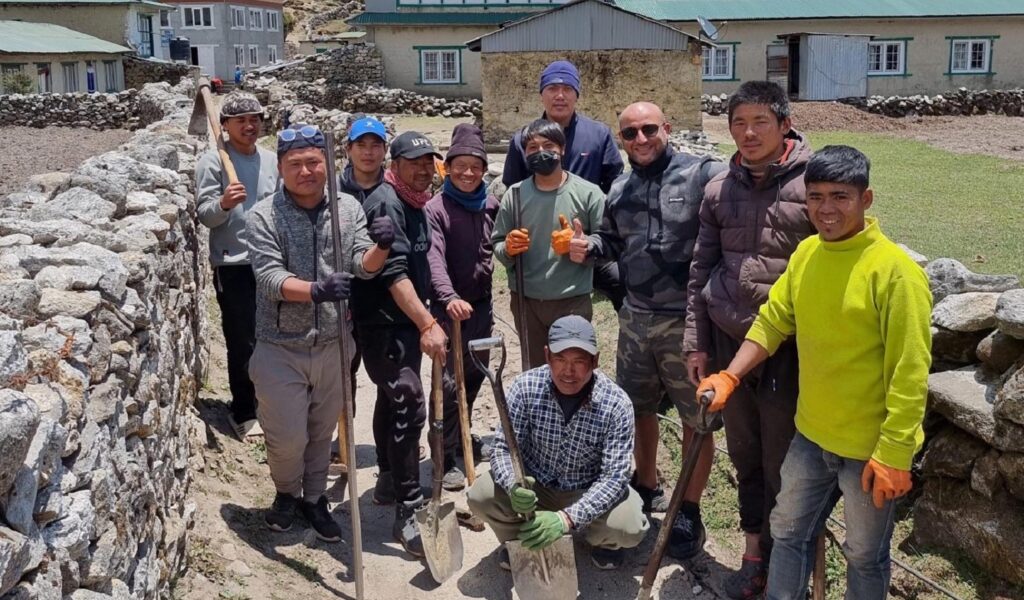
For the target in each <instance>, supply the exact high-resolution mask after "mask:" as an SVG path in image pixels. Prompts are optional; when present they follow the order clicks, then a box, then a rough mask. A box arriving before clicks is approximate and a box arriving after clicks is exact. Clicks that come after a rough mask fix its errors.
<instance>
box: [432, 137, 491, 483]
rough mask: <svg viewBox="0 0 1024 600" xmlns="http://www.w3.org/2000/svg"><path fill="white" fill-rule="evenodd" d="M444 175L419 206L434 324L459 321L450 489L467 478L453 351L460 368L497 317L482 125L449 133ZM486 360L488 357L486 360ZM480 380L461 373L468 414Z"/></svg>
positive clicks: (447, 397)
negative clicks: (427, 237)
mask: <svg viewBox="0 0 1024 600" xmlns="http://www.w3.org/2000/svg"><path fill="white" fill-rule="evenodd" d="M445 167H446V168H447V170H448V176H447V177H445V179H444V184H443V186H442V188H441V193H439V194H437V195H436V196H434V197H433V198H431V199H430V201H429V202H427V206H426V208H425V209H424V210H425V211H426V213H427V222H428V223H429V224H430V232H431V242H432V243H431V246H430V251H429V252H428V253H427V260H428V261H429V262H430V278H431V285H432V287H433V301H432V302H431V304H430V309H431V312H432V313H433V314H434V318H436V319H437V322H438V323H444V325H445V329H447V330H449V332H450V331H451V323H452V321H455V320H457V321H460V322H461V323H462V348H452V349H450V350H449V357H448V360H447V361H446V363H445V371H444V438H445V458H444V470H445V475H444V479H443V481H442V485H443V486H444V488H445V489H447V490H460V489H462V488H463V487H464V486H465V475H463V473H462V471H461V470H460V469H459V468H458V467H457V466H456V464H455V458H456V455H457V454H458V453H459V452H461V449H462V446H461V443H460V439H461V438H460V432H459V412H458V403H457V402H458V399H457V397H456V389H455V370H454V369H455V366H454V363H455V361H454V359H453V358H452V357H451V354H450V353H452V352H462V354H463V361H462V362H463V364H464V365H471V364H473V363H472V362H471V361H470V357H469V350H468V346H467V344H468V342H469V340H472V339H476V338H481V337H487V336H489V335H491V326H492V324H493V323H494V313H493V310H492V305H491V274H492V273H493V272H494V262H493V259H492V255H493V249H492V247H491V231H492V230H493V229H494V218H495V216H496V215H497V214H498V205H499V202H498V199H497V198H495V197H494V196H491V195H489V194H488V193H487V187H486V186H485V185H484V182H483V177H484V172H485V171H486V170H487V152H486V151H485V150H484V139H483V136H482V135H481V133H480V128H479V127H477V126H475V125H470V124H468V123H463V124H460V125H456V126H455V130H454V131H453V132H452V144H451V149H449V150H448V156H447V157H446V158H445ZM484 360H486V358H485V359H484ZM483 381H484V375H483V373H482V372H480V370H479V369H474V368H469V369H466V402H467V403H468V404H469V409H470V414H472V410H473V401H474V400H475V399H476V395H477V393H478V392H479V391H480V386H481V385H482V384H483ZM478 453H479V454H481V455H482V454H483V451H482V448H481V447H480V442H479V438H476V437H474V439H473V454H478ZM463 459H464V460H473V459H474V457H463Z"/></svg>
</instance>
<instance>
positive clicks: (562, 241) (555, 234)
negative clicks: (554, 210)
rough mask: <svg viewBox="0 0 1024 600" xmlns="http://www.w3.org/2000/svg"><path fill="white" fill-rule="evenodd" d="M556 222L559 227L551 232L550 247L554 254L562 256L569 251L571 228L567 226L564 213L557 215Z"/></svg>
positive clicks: (567, 222)
mask: <svg viewBox="0 0 1024 600" xmlns="http://www.w3.org/2000/svg"><path fill="white" fill-rule="evenodd" d="M558 223H559V225H561V227H562V228H561V229H557V230H555V231H552V232H551V249H552V250H554V251H555V254H557V255H559V256H563V255H565V254H568V253H569V241H570V240H572V237H573V230H572V228H570V227H569V219H566V218H565V215H558Z"/></svg>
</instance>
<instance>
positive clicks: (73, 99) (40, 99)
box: [0, 90, 138, 129]
mask: <svg viewBox="0 0 1024 600" xmlns="http://www.w3.org/2000/svg"><path fill="white" fill-rule="evenodd" d="M137 103H138V92H137V91H136V90H125V91H123V92H118V93H116V94H114V93H111V94H87V93H85V92H78V93H73V94H9V95H0V126H3V125H23V126H26V127H49V126H53V125H57V126H66V127H88V128H90V129H120V128H132V127H133V126H134V125H135V116H136V108H137Z"/></svg>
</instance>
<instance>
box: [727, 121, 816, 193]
mask: <svg viewBox="0 0 1024 600" xmlns="http://www.w3.org/2000/svg"><path fill="white" fill-rule="evenodd" d="M783 140H784V141H785V143H786V144H792V147H791V148H790V149H789V150H788V151H787V152H786V153H785V154H784V155H783V156H782V162H780V163H778V164H773V165H771V166H770V167H768V175H767V177H765V179H764V181H763V182H762V184H761V185H762V187H764V186H765V185H767V184H768V182H770V181H772V180H774V179H777V178H779V177H785V176H786V175H788V174H789V173H790V172H792V171H793V170H794V169H797V168H803V166H804V165H806V164H807V161H809V160H810V159H811V153H812V152H811V145H810V143H808V141H807V138H806V137H805V136H804V134H802V133H800V132H799V131H797V130H796V129H792V128H790V130H789V133H787V134H786V135H785V136H784V137H783ZM729 173H730V175H732V176H734V177H736V178H738V179H739V180H740V181H742V182H743V183H744V184H746V185H751V184H752V183H753V181H752V179H751V177H750V172H749V171H748V170H747V168H746V167H744V166H743V164H742V163H741V162H740V152H739V150H737V151H736V152H735V153H734V154H733V155H732V158H731V159H730V160H729Z"/></svg>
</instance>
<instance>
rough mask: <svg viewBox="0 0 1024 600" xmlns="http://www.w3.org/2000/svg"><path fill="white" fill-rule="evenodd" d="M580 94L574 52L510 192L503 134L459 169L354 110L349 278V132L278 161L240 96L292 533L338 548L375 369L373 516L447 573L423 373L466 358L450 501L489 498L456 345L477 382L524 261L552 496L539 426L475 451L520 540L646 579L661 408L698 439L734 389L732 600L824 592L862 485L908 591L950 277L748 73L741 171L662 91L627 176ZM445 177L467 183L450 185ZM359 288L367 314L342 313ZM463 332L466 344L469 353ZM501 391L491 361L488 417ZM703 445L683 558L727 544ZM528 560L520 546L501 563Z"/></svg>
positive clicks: (472, 144) (492, 498)
mask: <svg viewBox="0 0 1024 600" xmlns="http://www.w3.org/2000/svg"><path fill="white" fill-rule="evenodd" d="M581 91H582V90H581V81H580V76H579V73H578V72H577V70H576V68H575V67H574V66H573V65H572V64H571V63H569V62H567V61H556V62H554V63H552V64H550V65H548V66H547V67H546V68H545V69H544V71H543V72H542V74H541V76H540V85H539V93H540V100H541V103H542V104H543V107H544V112H543V114H542V116H541V118H539V119H537V120H536V121H533V122H532V123H530V124H528V125H527V126H525V127H524V128H523V129H522V130H521V131H519V132H518V133H517V134H516V135H515V136H514V138H513V139H512V140H511V142H510V145H509V151H508V156H507V160H506V162H505V170H504V174H503V183H505V184H506V186H509V188H510V189H509V191H508V192H506V193H505V195H504V197H503V198H502V199H501V200H500V201H499V199H498V198H496V197H494V196H492V195H490V194H488V192H487V188H486V186H485V185H484V181H483V175H484V173H485V171H486V169H487V153H486V150H485V146H484V142H483V139H482V136H481V133H480V130H479V128H477V127H475V126H473V125H469V124H461V125H458V126H457V127H456V128H455V130H454V132H453V136H452V140H451V145H450V148H449V151H448V153H447V155H446V156H444V157H442V156H441V155H440V154H439V153H438V152H437V151H436V150H435V148H434V146H433V144H432V143H431V141H430V140H429V139H428V138H426V137H425V136H423V135H421V134H419V133H416V132H405V133H402V134H401V135H398V136H397V137H395V138H394V139H392V140H390V142H389V139H388V134H387V132H386V130H385V127H384V126H383V125H382V124H381V123H380V122H379V121H377V120H376V119H373V118H372V117H366V116H362V117H358V118H356V119H355V120H354V121H353V123H352V124H351V126H350V128H349V131H348V136H347V140H346V154H347V157H348V164H347V165H346V167H345V168H344V170H343V172H342V173H341V176H340V178H339V179H340V181H339V187H340V190H341V191H342V192H343V193H341V194H339V197H338V212H339V215H338V216H339V217H340V219H341V224H342V227H341V230H342V235H341V238H342V239H341V248H342V252H343V256H342V257H341V263H342V265H343V270H342V271H341V272H335V270H334V264H335V263H334V254H333V252H334V250H333V245H332V240H331V232H330V225H329V223H330V218H331V215H330V214H329V212H328V210H329V208H328V206H327V201H326V195H325V183H326V180H327V165H326V160H325V156H324V143H325V142H324V137H323V135H324V134H323V133H322V132H320V131H319V129H317V128H316V127H313V126H309V125H301V124H299V125H293V126H292V127H290V128H289V129H286V130H284V131H281V132H280V133H278V137H277V141H278V146H277V156H276V160H275V157H274V156H273V155H272V154H271V153H270V152H268V151H265V150H261V149H257V147H256V145H255V142H256V138H257V137H258V135H259V130H260V126H261V125H262V123H261V115H262V107H260V106H259V103H258V102H257V101H256V99H255V98H254V97H252V96H248V95H245V94H239V93H233V94H232V95H229V96H228V97H227V99H226V101H225V103H224V105H223V108H222V113H221V119H222V122H223V124H224V129H225V131H227V133H228V137H229V143H228V151H229V156H230V157H231V158H232V161H233V162H234V163H235V166H236V170H237V171H238V174H239V179H240V181H241V182H240V183H236V184H228V183H227V180H226V179H225V176H224V175H223V172H222V171H223V170H222V167H221V165H220V163H219V159H218V158H216V156H215V155H210V156H207V157H204V159H203V160H202V161H201V162H200V164H199V167H198V169H197V179H198V185H197V196H198V205H199V216H200V219H201V220H202V221H203V222H204V223H205V224H206V225H208V226H209V227H211V229H212V233H211V250H212V251H213V257H212V258H213V266H214V268H215V282H216V289H217V298H218V301H219V303H220V305H221V309H222V312H223V315H224V317H223V327H224V333H225V338H226V341H227V346H228V364H229V376H230V381H231V392H232V398H233V400H232V406H231V414H232V425H233V427H235V429H236V431H237V433H238V435H239V436H240V437H245V436H247V435H259V434H261V433H262V435H265V436H266V443H267V450H268V463H269V466H270V471H271V476H272V478H273V480H274V484H275V487H276V489H277V492H278V493H277V497H276V498H275V500H274V503H273V506H272V507H271V508H270V509H269V510H268V511H267V514H266V522H267V525H268V526H269V527H271V528H273V529H277V530H286V529H288V528H290V527H291V525H292V523H293V521H294V518H295V516H296V513H297V512H298V513H301V514H302V515H303V517H304V518H305V519H306V520H307V521H308V522H309V524H310V525H311V526H312V527H313V529H314V530H315V531H316V533H317V535H318V536H319V537H320V538H322V539H325V540H338V539H340V537H341V530H340V528H339V527H338V525H337V524H336V523H335V522H334V520H333V519H332V518H331V515H330V512H329V510H328V504H327V501H326V498H325V496H324V491H325V487H326V479H327V470H328V465H329V461H330V443H331V436H332V432H333V430H334V426H335V424H336V423H337V416H338V413H339V412H340V408H341V407H340V403H341V387H342V379H341V378H342V377H352V378H353V382H354V376H355V372H356V369H357V368H358V366H359V363H360V361H361V362H362V363H363V364H364V365H365V368H366V371H367V373H368V375H369V377H370V379H371V380H372V381H373V383H374V385H375V386H376V388H377V390H376V395H377V399H376V405H375V407H374V414H373V435H374V441H375V443H376V449H377V463H378V469H379V470H378V479H377V484H376V486H375V489H374V492H373V499H374V501H375V502H376V503H379V504H390V503H394V504H395V506H396V509H395V523H394V528H393V534H394V537H395V539H396V540H397V541H398V542H400V543H401V545H402V546H403V547H404V548H405V550H406V551H407V552H409V553H410V554H412V555H413V556H422V553H423V548H422V543H421V542H420V539H419V534H418V532H417V530H416V524H415V519H414V517H413V512H414V511H415V510H416V509H417V508H418V507H420V506H421V505H422V504H423V502H424V498H423V494H422V492H421V486H420V482H419V468H418V465H419V461H420V458H421V457H420V448H419V439H420V435H421V432H422V428H423V425H424V421H425V396H424V386H423V384H422V382H421V380H420V364H421V361H422V357H423V355H424V354H425V355H426V356H427V357H429V358H430V359H432V360H440V361H442V362H443V363H445V371H444V380H443V389H444V402H445V445H444V446H445V458H444V470H445V473H444V486H445V488H446V489H461V488H462V487H463V486H464V476H463V474H462V472H461V470H459V468H458V464H457V459H458V455H459V453H460V452H461V445H460V444H459V430H458V429H459V424H458V421H457V416H456V415H457V410H456V406H457V405H456V393H455V378H454V374H453V370H452V364H453V362H454V361H453V360H450V353H452V352H461V353H463V354H464V355H466V356H465V358H466V359H467V360H464V361H463V362H464V363H466V364H471V361H469V360H468V358H469V357H468V347H467V345H466V344H467V342H468V340H470V339H474V338H478V337H485V336H488V335H490V332H491V329H492V326H493V312H494V306H493V301H492V295H491V293H492V274H493V268H494V266H493V259H494V258H496V259H497V260H498V262H500V263H501V264H503V265H504V266H506V268H508V270H509V274H510V277H509V278H508V279H509V282H510V292H511V294H510V299H511V308H512V313H513V315H515V321H516V323H515V324H516V328H517V330H518V332H519V334H520V339H521V340H523V341H524V343H526V344H527V347H526V356H527V361H528V364H524V365H523V373H522V374H521V375H520V376H519V377H517V378H516V379H515V381H514V382H513V383H512V385H511V387H510V389H509V393H508V403H509V410H510V416H511V422H512V424H513V427H514V429H515V431H514V435H515V436H516V439H517V441H518V444H519V447H520V449H521V451H522V454H523V460H524V464H525V468H526V471H527V472H528V474H529V476H530V477H529V482H530V483H529V485H527V486H521V485H519V484H518V483H517V482H516V481H515V480H514V478H513V475H512V467H511V460H510V456H509V452H508V444H507V438H506V436H508V435H512V434H513V432H506V431H503V430H502V429H501V428H500V427H499V428H498V430H497V431H496V434H495V436H494V439H493V443H492V444H491V445H490V447H487V445H486V444H484V442H483V441H482V440H480V439H479V438H474V456H466V457H463V460H466V461H468V460H477V459H480V458H489V459H490V471H489V472H488V473H485V474H483V475H482V476H481V477H479V478H478V479H477V481H476V482H475V484H474V485H473V486H472V488H471V489H470V490H469V492H468V500H469V505H470V508H471V509H472V510H473V512H474V513H475V514H476V515H477V516H479V517H480V518H481V519H483V520H484V521H485V522H486V523H488V525H490V527H491V528H492V530H493V531H494V533H495V534H496V536H497V538H498V540H499V542H502V543H503V542H505V541H508V540H511V539H516V538H518V539H521V540H522V541H523V542H524V545H526V546H527V547H530V548H543V547H544V546H546V545H547V544H550V543H552V542H554V541H555V540H557V539H558V538H559V537H561V536H563V535H565V534H567V533H571V532H583V534H584V536H585V538H586V539H587V541H588V542H589V544H590V545H591V546H592V548H593V552H592V560H593V562H594V564H595V565H596V566H597V567H599V568H603V569H610V568H616V567H618V566H619V565H621V564H622V562H623V560H624V555H625V552H624V550H625V549H628V548H633V547H636V546H637V545H639V544H640V543H641V541H642V540H643V538H644V537H645V535H646V533H647V531H648V529H649V521H648V518H647V515H649V514H650V513H658V512H664V511H665V510H666V508H667V504H668V501H667V495H666V492H665V490H664V489H663V488H662V486H661V485H660V484H659V474H658V470H657V449H658V444H659V440H658V434H659V424H658V420H657V412H658V410H659V407H660V406H663V405H664V402H663V401H664V400H665V399H668V400H670V401H671V404H673V405H674V406H675V407H676V408H677V409H678V410H679V413H680V417H681V419H682V421H683V424H684V439H685V441H686V443H687V445H689V441H690V440H692V439H693V437H694V432H695V428H696V426H697V423H696V418H697V414H698V397H699V395H700V394H704V393H706V392H712V393H713V401H712V403H711V407H710V409H711V410H722V409H724V422H725V430H726V438H727V442H728V448H729V456H730V459H731V460H732V462H733V465H734V466H735V468H736V471H737V480H738V483H739V512H740V525H741V528H742V529H743V531H744V533H745V534H746V547H745V550H744V554H743V561H742V567H741V568H740V569H739V571H738V572H737V573H735V574H734V575H733V576H731V577H730V578H729V579H728V581H727V582H726V591H727V592H728V594H729V595H730V596H731V597H734V598H754V597H759V596H761V595H762V594H765V593H766V587H767V596H768V597H770V598H798V597H802V596H803V593H804V591H803V590H805V588H806V581H807V576H808V573H809V568H810V565H811V561H812V558H813V550H814V540H815V539H816V537H817V533H818V532H819V531H820V530H821V528H822V527H823V525H824V519H825V517H826V516H827V515H828V514H829V513H830V511H831V508H832V506H833V505H834V504H835V502H836V501H837V498H838V497H839V495H840V494H841V495H842V496H844V497H845V498H846V502H845V510H846V512H847V521H848V522H849V523H856V524H857V526H856V527H851V528H850V533H849V535H848V537H847V542H846V545H845V546H844V550H845V552H846V555H847V559H848V562H849V571H848V572H849V575H848V586H849V587H850V589H851V591H853V590H856V592H857V593H856V594H855V597H858V598H862V597H863V598H881V597H884V595H885V594H886V592H887V589H888V581H889V553H888V548H889V538H890V536H891V531H892V524H893V506H894V500H895V498H897V497H899V496H901V495H902V494H905V493H906V492H907V491H908V490H909V488H910V475H909V470H910V461H911V459H912V457H913V454H914V453H915V451H916V450H917V449H919V447H920V444H921V442H922V437H923V434H922V429H921V421H922V419H923V413H924V404H925V390H926V377H927V372H928V367H929V360H930V352H929V351H930V337H929V336H930V334H929V328H928V321H929V314H930V306H931V297H930V294H929V291H928V283H927V280H926V278H925V276H924V274H923V271H922V270H921V269H920V268H919V267H917V265H915V264H914V263H913V262H912V261H911V260H910V259H909V257H907V256H906V255H905V254H904V253H902V251H900V250H899V248H898V247H897V246H895V245H894V244H892V242H890V241H889V240H888V239H887V238H885V236H884V235H883V234H882V233H881V231H880V230H879V228H878V223H877V221H875V220H874V219H873V218H870V217H866V216H865V210H866V209H867V208H868V207H870V205H871V203H872V201H873V195H872V191H871V189H870V188H869V180H868V172H869V163H868V161H867V159H866V158H865V157H864V156H863V155H862V154H861V153H859V152H858V151H856V150H855V149H852V148H847V147H826V148H824V149H822V150H821V151H819V152H818V153H817V154H812V152H811V149H810V147H809V145H808V143H807V141H806V139H805V138H804V137H803V136H802V135H800V134H799V133H798V132H797V131H796V130H794V129H793V128H792V123H791V119H790V115H789V103H788V99H787V97H786V94H785V93H784V92H783V90H781V89H780V88H779V87H778V86H777V85H775V84H772V83H769V82H748V83H745V84H743V85H742V86H741V87H740V89H739V90H738V91H737V92H736V93H735V94H733V95H732V96H731V97H730V101H729V109H728V119H729V128H730V132H731V134H732V137H733V139H734V141H735V142H736V145H737V152H736V154H735V155H734V156H733V157H732V158H731V159H730V160H729V162H728V163H720V162H716V161H714V160H711V159H709V158H701V157H696V156H693V155H690V154H687V153H684V152H677V151H675V150H673V148H672V146H671V145H670V144H669V134H670V132H671V125H670V124H669V123H668V122H667V121H666V118H665V115H664V114H663V113H662V111H661V109H660V108H659V107H658V106H656V105H654V104H651V103H648V102H637V103H634V104H631V105H629V106H628V107H626V108H625V109H623V111H622V112H621V113H620V116H619V122H618V126H619V131H618V138H619V140H620V142H621V144H622V148H623V149H624V150H625V153H626V155H627V157H628V160H629V163H630V167H631V168H630V170H629V171H628V172H626V173H623V168H624V164H623V162H622V160H621V158H620V155H619V152H618V149H617V147H616V143H615V140H614V137H613V134H612V132H611V130H610V128H608V127H607V126H606V125H603V124H601V123H599V122H597V121H594V120H592V119H589V118H587V117H585V116H583V115H581V114H579V113H578V112H577V111H576V103H577V101H578V99H579V97H580V94H581ZM387 153H390V158H391V162H390V165H388V166H385V154H387ZM435 159H443V161H444V166H445V171H446V173H447V174H446V175H445V177H444V180H443V183H442V185H441V188H440V190H439V191H438V192H437V193H436V194H432V193H431V184H432V180H433V176H434V174H435ZM278 173H279V174H280V180H281V184H280V186H277V185H276V179H277V177H278ZM514 195H515V196H518V202H516V203H513V201H512V197H513V196H514ZM517 265H519V266H520V268H522V270H523V273H522V274H521V275H522V287H523V289H518V286H517V285H516V284H514V282H515V280H516V278H515V277H512V276H511V275H512V274H513V273H514V270H515V268H517ZM595 289H597V290H599V291H602V292H603V293H604V294H605V295H606V296H608V297H609V299H611V300H612V302H613V304H614V305H615V308H616V310H617V311H618V317H619V338H618V348H617V357H616V375H615V380H614V381H612V380H611V379H609V378H608V377H606V376H605V375H603V374H602V373H601V372H600V371H599V370H597V367H598V363H599V352H598V344H597V336H596V333H595V330H594V328H593V326H592V325H591V324H590V323H589V320H590V319H591V317H592V303H591V294H592V292H593V291H594V290H595ZM342 299H350V309H351V315H338V314H336V312H335V308H334V307H335V304H334V302H335V301H337V300H342ZM520 315H522V317H521V316H520ZM455 321H459V322H460V323H461V327H462V329H463V332H462V340H463V347H461V348H449V347H448V332H450V331H451V326H452V323H453V322H455ZM353 334H354V335H353ZM339 337H342V338H343V339H344V340H345V342H346V343H348V344H351V347H352V349H353V355H354V356H355V357H356V358H355V360H354V361H353V365H352V368H351V371H350V372H345V373H342V372H341V370H339V369H338V365H339V364H340V363H339V356H338V353H339V349H338V338H339ZM716 371H717V372H716ZM482 382H483V374H482V373H480V372H478V371H477V370H476V369H473V368H470V369H468V370H467V372H466V388H467V390H466V391H467V398H468V400H469V402H470V403H471V404H472V402H473V400H474V399H475V397H476V395H477V393H478V391H479V389H480V387H481V384H482ZM257 398H258V402H257V400H256V399H257ZM255 417H258V418H255ZM697 451H698V452H699V453H700V455H699V457H700V458H699V460H698V467H697V469H696V472H695V475H694V477H693V478H692V479H691V482H690V485H689V487H688V488H687V489H686V490H685V494H684V503H683V505H682V509H681V511H680V514H679V516H678V517H677V519H676V521H675V522H674V523H673V524H672V528H673V529H672V535H671V538H670V545H669V552H670V554H671V555H673V556H675V557H676V558H679V559H682V560H685V559H689V558H692V557H693V556H695V555H697V554H698V553H699V552H700V551H701V549H702V547H703V544H704V541H705V531H704V526H703V524H702V521H701V515H700V508H699V503H700V498H701V495H702V493H703V490H704V487H705V486H706V484H707V480H708V477H709V474H710V470H711V465H712V460H713V455H714V446H713V441H712V439H711V437H710V436H707V437H706V438H705V442H704V445H703V446H702V447H701V448H699V449H697ZM524 515H530V516H531V518H530V520H528V521H527V520H526V518H525V517H524ZM507 556H508V555H507V553H506V552H505V551H504V550H503V549H501V550H499V564H501V565H502V566H505V567H507V565H508V563H507V560H508V558H507ZM769 558H771V563H770V564H771V568H769Z"/></svg>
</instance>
